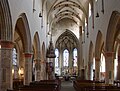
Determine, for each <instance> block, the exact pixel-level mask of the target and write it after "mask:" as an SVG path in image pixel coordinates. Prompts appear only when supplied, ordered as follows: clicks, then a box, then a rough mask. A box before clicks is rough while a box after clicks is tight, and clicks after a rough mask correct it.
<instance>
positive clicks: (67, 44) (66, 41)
mask: <svg viewBox="0 0 120 91" xmlns="http://www.w3.org/2000/svg"><path fill="white" fill-rule="evenodd" d="M78 44H79V40H78V39H77V37H76V36H75V34H74V33H73V32H72V31H70V30H68V29H66V31H65V32H64V33H62V34H61V35H60V36H59V37H58V39H57V41H56V44H55V47H56V48H58V49H65V48H67V49H68V50H70V49H73V48H77V49H78Z"/></svg>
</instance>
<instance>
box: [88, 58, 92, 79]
mask: <svg viewBox="0 0 120 91" xmlns="http://www.w3.org/2000/svg"><path fill="white" fill-rule="evenodd" d="M92 65H93V63H92V61H91V60H90V61H89V62H88V80H92V73H93V72H92V71H93V66H92Z"/></svg>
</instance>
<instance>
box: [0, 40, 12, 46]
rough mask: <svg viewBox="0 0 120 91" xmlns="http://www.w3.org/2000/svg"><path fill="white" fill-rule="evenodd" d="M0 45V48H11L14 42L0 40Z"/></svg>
mask: <svg viewBox="0 0 120 91" xmlns="http://www.w3.org/2000/svg"><path fill="white" fill-rule="evenodd" d="M0 45H1V48H13V47H14V42H12V41H3V40H0Z"/></svg>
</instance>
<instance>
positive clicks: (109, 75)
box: [105, 52, 114, 84]
mask: <svg viewBox="0 0 120 91" xmlns="http://www.w3.org/2000/svg"><path fill="white" fill-rule="evenodd" d="M105 66H106V74H105V83H106V84H113V82H114V52H106V53H105Z"/></svg>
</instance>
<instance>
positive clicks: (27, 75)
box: [24, 53, 32, 85]
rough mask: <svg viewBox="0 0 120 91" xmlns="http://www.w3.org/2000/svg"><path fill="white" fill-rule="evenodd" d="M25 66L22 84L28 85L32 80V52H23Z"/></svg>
mask: <svg viewBox="0 0 120 91" xmlns="http://www.w3.org/2000/svg"><path fill="white" fill-rule="evenodd" d="M24 56H25V67H24V70H25V71H24V85H29V83H30V82H32V54H31V53H25V54H24Z"/></svg>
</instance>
